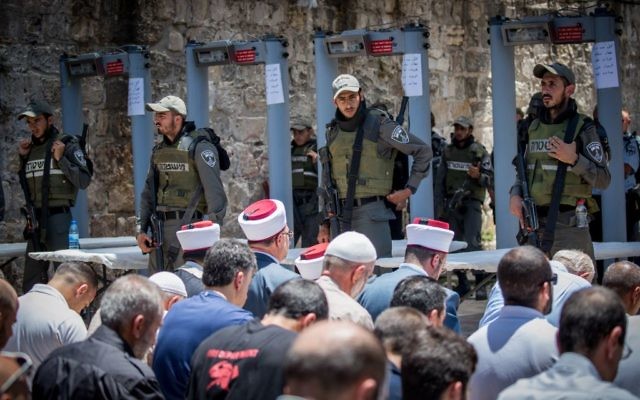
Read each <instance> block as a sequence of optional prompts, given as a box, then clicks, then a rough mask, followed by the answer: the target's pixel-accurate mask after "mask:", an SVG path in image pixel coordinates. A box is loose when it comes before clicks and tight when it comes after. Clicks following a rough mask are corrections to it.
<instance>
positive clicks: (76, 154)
mask: <svg viewBox="0 0 640 400" xmlns="http://www.w3.org/2000/svg"><path fill="white" fill-rule="evenodd" d="M73 156H74V157H75V158H76V161H78V164H80V165H82V166H83V167H86V166H87V160H86V159H85V158H84V153H83V152H82V150H80V149H78V150H76V151H74V152H73Z"/></svg>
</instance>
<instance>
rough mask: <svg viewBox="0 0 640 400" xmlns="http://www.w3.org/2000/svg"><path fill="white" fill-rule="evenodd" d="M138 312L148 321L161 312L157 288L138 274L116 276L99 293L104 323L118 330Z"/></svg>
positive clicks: (160, 300)
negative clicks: (101, 294) (101, 295)
mask: <svg viewBox="0 0 640 400" xmlns="http://www.w3.org/2000/svg"><path fill="white" fill-rule="evenodd" d="M139 314H142V316H144V319H145V320H146V321H149V322H148V323H150V322H151V321H155V320H156V318H160V317H161V316H162V297H161V295H160V289H158V286H157V285H156V284H154V283H153V282H151V281H149V279H147V278H145V277H144V276H141V275H125V276H123V277H121V278H118V279H117V280H116V281H115V282H113V283H112V284H111V286H109V289H107V291H106V292H105V294H104V296H103V297H102V302H101V304H100V318H101V319H102V323H103V325H106V326H108V327H109V328H111V329H113V330H115V331H118V330H120V328H122V327H126V326H127V324H129V323H131V320H132V319H133V318H135V316H136V315H139Z"/></svg>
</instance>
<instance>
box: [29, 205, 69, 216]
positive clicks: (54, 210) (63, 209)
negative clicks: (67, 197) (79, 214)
mask: <svg viewBox="0 0 640 400" xmlns="http://www.w3.org/2000/svg"><path fill="white" fill-rule="evenodd" d="M70 212H71V209H70V208H69V207H68V206H59V207H49V212H48V213H49V215H55V214H69V213H70ZM35 214H36V216H40V215H41V214H42V208H36V209H35Z"/></svg>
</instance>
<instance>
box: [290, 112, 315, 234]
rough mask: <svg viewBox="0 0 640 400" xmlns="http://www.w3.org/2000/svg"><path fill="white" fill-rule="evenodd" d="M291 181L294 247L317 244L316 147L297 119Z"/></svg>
mask: <svg viewBox="0 0 640 400" xmlns="http://www.w3.org/2000/svg"><path fill="white" fill-rule="evenodd" d="M291 134H292V135H293V140H291V178H292V182H293V220H294V229H293V231H294V238H293V243H298V239H300V238H302V241H301V245H302V247H309V246H313V245H314V244H316V240H317V237H318V223H319V220H318V218H319V209H318V194H317V190H318V164H317V160H318V153H317V151H318V145H317V143H316V139H315V138H314V137H313V136H314V135H313V128H312V127H311V124H310V123H309V122H308V121H306V120H304V119H301V118H300V119H296V120H294V121H293V122H292V124H291Z"/></svg>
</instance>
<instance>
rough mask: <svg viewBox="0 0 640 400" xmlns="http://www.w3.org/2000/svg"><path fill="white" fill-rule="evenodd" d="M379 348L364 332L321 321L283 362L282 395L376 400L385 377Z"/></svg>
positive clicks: (342, 323) (347, 324) (353, 326)
mask: <svg viewBox="0 0 640 400" xmlns="http://www.w3.org/2000/svg"><path fill="white" fill-rule="evenodd" d="M385 365H386V357H385V352H384V349H383V348H382V345H381V344H380V342H379V341H378V339H376V337H375V336H374V335H373V334H372V333H371V332H369V331H367V330H366V329H364V328H362V327H360V326H358V325H356V324H353V323H351V322H346V321H323V322H319V323H317V324H314V325H312V326H311V327H309V328H307V329H306V330H304V331H303V332H302V333H301V334H300V335H299V336H298V338H297V339H296V340H295V342H294V343H293V346H292V347H291V349H290V350H289V353H288V354H287V358H286V360H285V367H284V370H285V380H286V389H285V391H286V392H287V393H288V394H291V395H297V396H302V397H305V398H313V399H315V400H325V399H326V400H329V399H336V400H340V399H362V400H364V399H376V398H377V397H378V393H379V391H380V389H381V386H382V384H383V381H384V376H385Z"/></svg>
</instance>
